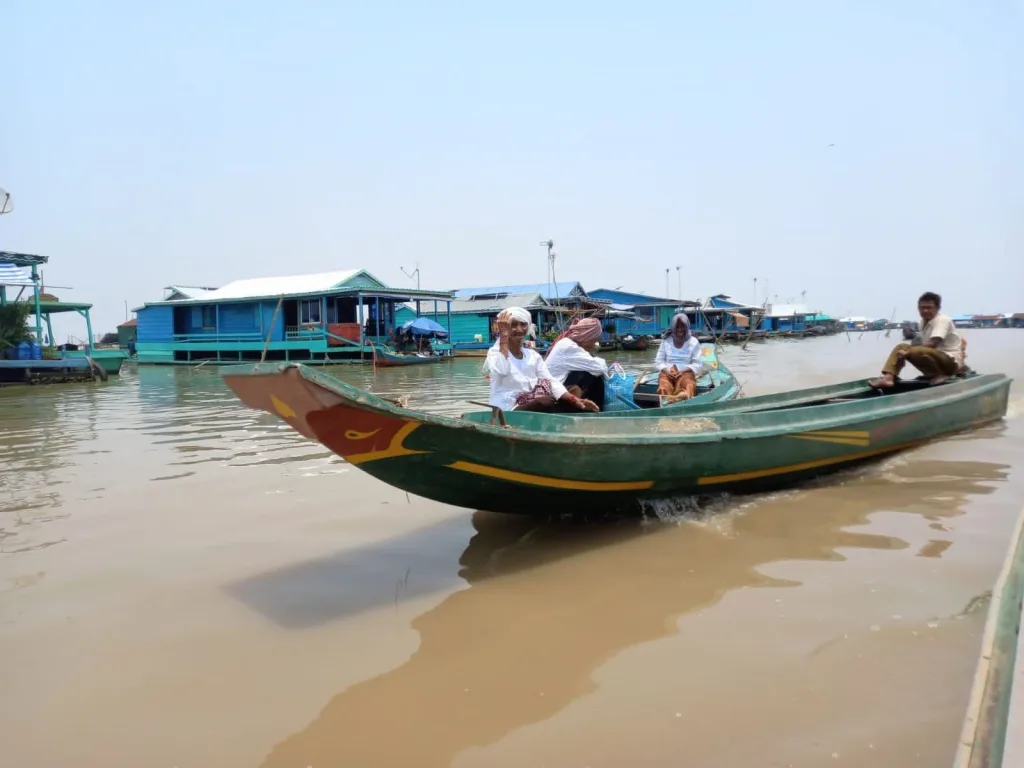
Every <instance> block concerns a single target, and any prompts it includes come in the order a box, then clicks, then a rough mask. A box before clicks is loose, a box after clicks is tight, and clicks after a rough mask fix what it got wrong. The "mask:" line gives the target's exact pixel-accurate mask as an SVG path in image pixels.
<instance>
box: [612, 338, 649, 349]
mask: <svg viewBox="0 0 1024 768" xmlns="http://www.w3.org/2000/svg"><path fill="white" fill-rule="evenodd" d="M619 343H620V344H621V345H622V350H623V351H624V352H643V351H644V350H646V349H648V348H649V347H650V346H651V338H650V336H626V337H625V338H624V339H619Z"/></svg>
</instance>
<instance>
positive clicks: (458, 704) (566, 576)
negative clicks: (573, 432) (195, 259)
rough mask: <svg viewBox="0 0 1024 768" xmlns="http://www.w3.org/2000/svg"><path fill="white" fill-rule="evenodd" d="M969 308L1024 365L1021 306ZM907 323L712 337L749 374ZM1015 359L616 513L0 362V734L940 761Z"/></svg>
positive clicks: (26, 757)
mask: <svg viewBox="0 0 1024 768" xmlns="http://www.w3.org/2000/svg"><path fill="white" fill-rule="evenodd" d="M968 338H969V342H970V346H969V353H970V357H969V361H970V363H971V364H972V365H973V366H974V367H975V368H976V369H978V370H982V371H1004V372H1006V373H1009V374H1011V375H1014V376H1016V377H1017V378H1018V380H1019V379H1021V378H1024V331H1016V330H976V331H969V332H968ZM895 341H896V339H895V338H894V337H890V338H884V334H881V333H871V334H864V335H863V336H860V337H858V336H857V335H854V336H852V337H850V338H849V339H848V338H847V337H846V336H838V337H832V338H825V339H815V340H808V341H803V342H784V341H776V342H768V343H764V344H757V345H752V346H751V348H750V349H749V350H748V351H747V352H743V351H741V350H739V349H737V348H734V347H732V348H727V349H726V350H725V351H724V353H723V360H724V361H725V362H726V363H727V364H728V365H729V366H730V367H732V368H733V370H734V371H735V372H736V373H737V374H738V375H739V377H740V379H741V380H742V381H743V382H744V385H745V392H746V393H747V394H759V393H763V392H771V391H777V390H782V389H787V388H793V387H798V386H812V385H817V384H824V383H830V382H837V381H841V380H846V379H851V378H857V377H860V376H862V375H866V374H869V373H874V372H875V371H876V369H877V368H878V366H879V365H880V364H881V362H882V360H883V359H884V357H885V356H886V353H887V352H888V350H889V348H890V346H891V345H892V344H893V343H895ZM620 356H622V357H624V355H620ZM648 356H653V352H650V353H648ZM644 359H645V357H643V356H640V357H636V356H634V357H630V362H631V363H632V364H634V365H640V364H642V362H643V360H644ZM335 371H336V375H338V376H340V377H342V378H345V379H347V380H350V381H354V382H356V383H359V384H361V385H363V386H370V385H372V386H374V387H375V389H376V390H377V391H381V392H392V393H411V394H412V405H413V406H416V407H421V408H431V409H438V410H455V411H457V410H459V409H460V406H459V401H460V400H463V401H464V400H466V399H472V398H480V397H483V396H484V393H485V386H486V384H485V382H484V380H483V378H482V377H481V375H480V361H479V360H459V361H456V362H454V363H452V364H450V365H447V364H446V365H443V366H436V367H431V368H428V369H418V370H398V371H389V372H386V373H385V372H382V373H379V374H378V376H377V378H376V380H371V375H370V372H369V371H368V370H367V369H364V368H354V367H349V368H339V369H335ZM1021 386H1022V385H1021V384H1019V383H1018V384H1017V385H1015V390H1014V391H1013V392H1012V394H1011V406H1010V409H1011V410H1010V415H1009V417H1008V418H1007V420H1006V421H1005V422H1003V423H1000V424H996V425H992V426H988V427H985V428H982V429H979V430H977V431H975V432H973V433H970V434H966V435H961V436H957V437H954V438H952V439H949V440H946V441H944V442H940V443H935V444H932V445H929V446H925V447H922V448H920V449H917V450H914V451H911V452H908V453H905V454H902V455H899V456H896V457H893V458H890V459H888V460H885V461H883V462H880V463H877V464H874V465H871V466H868V467H865V468H863V469H860V470H858V471H856V472H854V473H846V474H841V475H837V476H833V477H830V478H828V479H825V480H821V481H819V482H817V483H815V484H813V485H812V486H808V487H803V488H800V489H798V490H792V491H788V492H785V493H778V494H773V495H766V496H759V497H749V498H730V497H722V498H717V499H713V500H710V501H707V500H706V501H703V502H701V503H695V502H689V503H687V502H680V504H679V505H677V507H678V508H673V509H674V511H669V509H668V508H667V507H665V508H660V509H655V510H652V511H651V513H650V514H649V515H648V516H647V517H646V519H643V520H633V521H618V522H605V523H600V522H596V523H595V522H589V523H579V522H577V523H571V522H538V521H531V520H529V519H517V518H510V517H501V516H496V515H489V514H484V513H473V512H472V511H469V510H462V509H456V508H452V507H446V506H444V505H440V504H435V503H431V502H427V501H424V500H422V499H417V498H409V497H407V496H406V495H405V494H404V493H401V492H398V491H395V490H392V489H390V488H388V487H386V486H384V485H382V484H380V483H378V482H377V481H375V480H373V479H372V478H369V477H367V476H366V475H364V474H362V473H360V472H359V471H357V470H354V469H352V468H350V467H348V466H347V465H346V464H344V463H343V462H342V461H340V460H338V459H336V458H334V457H333V456H331V455H329V454H327V453H326V452H325V451H323V450H322V449H321V448H320V447H319V446H317V445H315V444H312V443H308V442H305V441H304V440H303V439H302V438H301V437H299V436H298V435H297V434H295V433H293V432H291V431H290V430H289V429H288V428H287V427H285V426H284V425H283V424H282V423H280V422H276V421H274V420H273V419H271V418H270V417H267V416H263V415H260V414H258V413H256V412H253V411H246V410H244V409H242V408H241V407H240V406H239V405H238V403H237V402H236V401H235V400H234V399H233V398H232V397H231V395H230V394H229V393H228V391H227V390H226V389H225V387H224V386H223V384H222V383H221V380H220V379H219V377H218V376H217V375H216V373H215V372H214V371H208V370H206V369H205V368H204V369H203V370H200V371H195V372H193V371H190V370H186V369H177V368H176V369H169V368H138V369H136V368H134V367H132V368H128V369H127V370H126V371H125V374H124V376H122V377H121V379H120V380H116V381H111V382H109V383H107V384H104V385H70V386H64V387H53V388H38V389H7V390H3V391H0V755H2V759H0V762H2V764H3V765H5V766H12V767H13V766H18V767H19V768H27V767H29V766H76V767H78V768H81V767H84V766H104V767H106V766H161V767H163V766H166V768H172V766H178V767H179V768H191V767H193V766H202V767H206V766H210V767H211V768H233V767H234V766H245V767H248V768H257V767H266V768H305V766H312V767H313V768H327V767H335V766H425V767H431V766H449V765H450V766H459V767H460V768H468V767H470V766H487V767H491V766H509V767H512V766H516V767H519V766H550V767H552V768H554V767H556V766H557V767H558V768H570V767H575V766H579V767H580V768H582V767H583V766H591V767H592V768H598V766H616V767H618V766H636V767H640V766H701V767H704V766H707V767H709V768H712V767H713V768H719V767H720V766H832V765H837V766H839V765H847V766H872V768H874V767H879V766H901V767H902V766H948V765H949V764H950V762H951V759H952V754H953V749H954V746H955V744H956V741H957V736H958V731H959V727H960V721H961V718H962V716H963V713H964V708H965V706H966V701H967V695H968V690H969V686H970V682H971V677H972V674H973V671H974V666H975V662H976V653H977V650H978V646H979V642H980V635H981V630H982V625H983V621H984V611H985V608H986V606H987V590H988V589H989V588H990V587H991V585H992V583H993V582H994V580H995V579H996V576H997V573H998V570H999V567H1000V564H1001V561H1002V558H1003V556H1004V554H1005V551H1006V548H1007V545H1008V541H1007V538H1008V535H1009V533H1010V531H1011V529H1012V527H1013V525H1014V520H1015V516H1016V514H1017V513H1018V511H1019V509H1020V506H1021V503H1022V501H1024V419H1022V415H1024V408H1022V406H1024V391H1022V389H1021ZM680 510H681V511H680Z"/></svg>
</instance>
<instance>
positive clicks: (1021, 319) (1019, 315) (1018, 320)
mask: <svg viewBox="0 0 1024 768" xmlns="http://www.w3.org/2000/svg"><path fill="white" fill-rule="evenodd" d="M1009 326H1010V327H1011V328H1024V312H1014V313H1013V314H1012V315H1010V321H1009Z"/></svg>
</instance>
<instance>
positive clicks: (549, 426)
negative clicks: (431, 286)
mask: <svg viewBox="0 0 1024 768" xmlns="http://www.w3.org/2000/svg"><path fill="white" fill-rule="evenodd" d="M976 378H980V377H979V376H978V375H977V374H973V375H968V376H964V377H960V378H955V379H950V380H949V382H947V383H945V384H940V385H937V386H932V385H931V384H929V383H928V382H927V381H926V380H921V379H908V380H902V381H899V382H897V385H896V386H895V387H893V388H891V389H886V390H876V389H873V388H871V387H870V386H868V384H867V381H866V380H859V381H852V382H846V383H843V384H833V385H829V386H825V387H814V388H811V389H804V390H797V391H794V392H781V393H776V394H770V395H758V396H756V397H748V398H739V399H735V400H729V401H726V402H719V403H708V404H704V405H693V406H684V407H681V408H673V409H672V410H671V411H669V412H666V411H664V410H660V409H643V410H637V411H631V412H630V413H629V415H628V416H623V417H620V418H616V419H594V418H593V417H592V415H591V414H557V415H552V414H538V413H525V412H523V413H521V412H517V411H506V412H504V413H502V414H500V417H499V415H498V414H496V413H495V412H494V411H493V409H492V410H491V411H473V412H470V413H466V414H463V416H462V418H463V419H466V420H468V421H472V422H474V423H477V424H498V423H500V421H501V417H503V418H504V420H505V422H506V424H507V425H508V426H510V427H516V428H520V429H537V430H541V431H553V432H574V431H578V430H579V427H580V426H581V424H582V423H585V422H614V423H619V429H615V428H614V427H610V429H609V430H604V429H600V428H595V429H587V430H579V431H581V432H582V431H585V432H586V433H589V434H612V433H614V432H616V431H620V430H621V428H622V427H626V426H627V425H626V424H624V423H622V422H628V423H629V424H630V425H631V426H629V427H628V428H629V429H631V430H632V431H633V432H635V431H636V430H637V423H638V422H641V421H650V422H651V423H652V424H654V423H655V422H659V423H660V424H663V425H666V426H664V427H661V426H659V427H658V428H657V430H656V431H672V430H671V429H669V428H668V426H667V425H669V424H671V423H672V422H679V423H684V422H687V421H695V422H696V421H704V422H710V421H712V419H721V417H742V416H753V415H761V414H768V413H779V412H780V411H795V410H796V409H803V410H802V412H801V413H800V414H799V415H797V414H793V416H794V417H795V418H796V419H799V420H801V421H802V420H803V419H804V418H820V416H818V415H817V414H814V413H813V412H812V411H811V410H810V409H814V410H815V411H816V410H817V409H818V408H820V407H823V406H840V405H843V404H846V403H854V402H863V403H865V404H872V405H876V406H878V407H880V408H884V407H886V406H887V405H889V404H890V403H891V402H892V400H893V399H894V398H898V397H899V396H901V395H907V394H912V393H916V392H923V391H927V390H939V389H944V388H946V387H948V386H951V385H953V384H955V383H957V382H961V383H962V382H964V381H965V380H969V379H976ZM871 410H874V408H872V409H871ZM673 417H675V418H673ZM727 421H728V424H727ZM727 421H726V419H721V420H720V421H719V425H718V428H720V429H733V428H738V426H739V425H738V424H733V423H732V422H733V421H734V419H733V418H729V419H728V420H727ZM754 421H759V420H754ZM545 422H546V423H545ZM562 422H575V425H574V426H569V427H567V428H565V429H562V428H558V427H554V426H553V423H555V424H560V423H562ZM712 423H713V422H712ZM746 426H747V427H748V428H749V427H753V426H754V424H753V423H750V424H747V425H746ZM644 429H646V427H645V428H644ZM696 431H698V432H699V431H703V430H696Z"/></svg>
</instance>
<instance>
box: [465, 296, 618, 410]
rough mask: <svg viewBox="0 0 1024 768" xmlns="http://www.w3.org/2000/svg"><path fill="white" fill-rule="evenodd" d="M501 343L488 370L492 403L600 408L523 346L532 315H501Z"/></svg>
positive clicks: (516, 310) (512, 311)
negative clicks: (575, 392)
mask: <svg viewBox="0 0 1024 768" xmlns="http://www.w3.org/2000/svg"><path fill="white" fill-rule="evenodd" d="M497 326H498V340H497V341H496V342H495V344H494V346H493V347H491V348H490V349H489V350H488V352H487V360H486V361H485V362H484V370H485V371H486V372H487V373H488V374H489V375H490V378H491V397H490V400H488V402H489V403H490V404H491V405H495V406H497V407H499V408H502V409H504V410H518V411H549V412H550V411H596V410H598V408H597V406H596V405H595V404H594V403H593V402H591V401H590V400H584V399H581V398H579V397H576V396H575V395H573V394H571V393H570V392H569V391H568V390H566V388H565V386H563V384H562V383H561V382H560V381H558V379H555V378H553V377H552V376H551V373H550V371H548V367H547V365H546V364H545V362H544V358H543V357H541V356H540V355H539V354H538V353H537V352H536V351H535V350H533V349H530V348H529V347H527V346H525V345H524V344H523V339H524V338H525V337H526V333H527V331H528V330H529V328H530V313H529V312H527V311H526V310H525V309H523V308H522V307H509V308H508V309H506V310H504V311H503V312H502V313H501V314H499V315H498V319H497Z"/></svg>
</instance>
